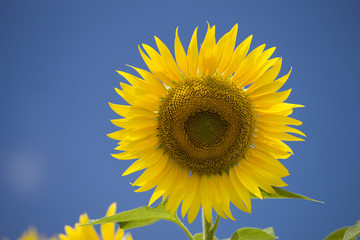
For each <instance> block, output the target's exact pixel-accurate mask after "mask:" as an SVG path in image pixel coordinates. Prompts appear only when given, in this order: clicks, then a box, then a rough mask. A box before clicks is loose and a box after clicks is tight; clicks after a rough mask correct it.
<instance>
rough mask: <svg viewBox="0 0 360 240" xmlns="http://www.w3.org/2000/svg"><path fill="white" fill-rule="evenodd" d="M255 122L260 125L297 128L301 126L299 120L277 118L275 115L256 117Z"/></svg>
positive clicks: (284, 117) (283, 117)
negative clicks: (292, 126)
mask: <svg viewBox="0 0 360 240" xmlns="http://www.w3.org/2000/svg"><path fill="white" fill-rule="evenodd" d="M256 120H257V121H258V122H261V123H267V124H273V125H284V124H285V125H295V126H299V125H301V124H302V122H300V121H299V120H296V119H293V118H291V117H286V116H277V115H270V114H269V115H264V116H261V117H257V118H256Z"/></svg>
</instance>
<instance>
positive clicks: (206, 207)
mask: <svg viewBox="0 0 360 240" xmlns="http://www.w3.org/2000/svg"><path fill="white" fill-rule="evenodd" d="M210 189H211V185H210V183H209V178H208V176H206V175H203V176H202V177H201V183H200V197H201V204H202V208H203V211H204V215H205V219H206V221H207V222H209V223H210V222H212V207H211V206H212V201H211V196H210V192H209V190H210Z"/></svg>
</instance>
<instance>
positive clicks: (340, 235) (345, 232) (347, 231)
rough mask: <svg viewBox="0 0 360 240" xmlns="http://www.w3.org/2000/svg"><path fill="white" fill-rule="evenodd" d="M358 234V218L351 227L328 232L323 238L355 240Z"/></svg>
mask: <svg viewBox="0 0 360 240" xmlns="http://www.w3.org/2000/svg"><path fill="white" fill-rule="evenodd" d="M358 236H360V220H359V221H357V222H356V223H355V225H353V226H351V227H343V228H340V229H338V230H335V231H334V232H332V233H330V234H329V235H328V236H327V237H326V238H325V239H324V240H355V239H356V237H358Z"/></svg>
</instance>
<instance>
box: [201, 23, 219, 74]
mask: <svg viewBox="0 0 360 240" xmlns="http://www.w3.org/2000/svg"><path fill="white" fill-rule="evenodd" d="M215 45H216V41H215V26H213V27H212V28H210V25H208V31H207V33H206V35H205V38H204V41H203V43H202V44H201V48H200V53H199V74H200V75H202V74H206V75H208V76H209V75H212V74H214V73H215V71H216V65H217V64H216V59H215V57H214V56H213V54H212V52H213V50H214V47H215Z"/></svg>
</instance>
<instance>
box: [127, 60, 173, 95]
mask: <svg viewBox="0 0 360 240" xmlns="http://www.w3.org/2000/svg"><path fill="white" fill-rule="evenodd" d="M126 66H129V67H131V68H133V69H134V70H135V71H137V72H138V73H139V74H140V76H141V77H142V78H144V80H145V82H146V83H147V86H148V87H150V86H151V90H152V91H155V92H156V93H158V94H159V95H165V94H166V88H165V86H164V85H163V84H162V83H161V82H160V81H159V80H158V79H157V78H156V77H155V76H154V75H152V74H151V73H150V72H148V71H145V70H143V69H141V68H136V67H133V66H130V65H126Z"/></svg>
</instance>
